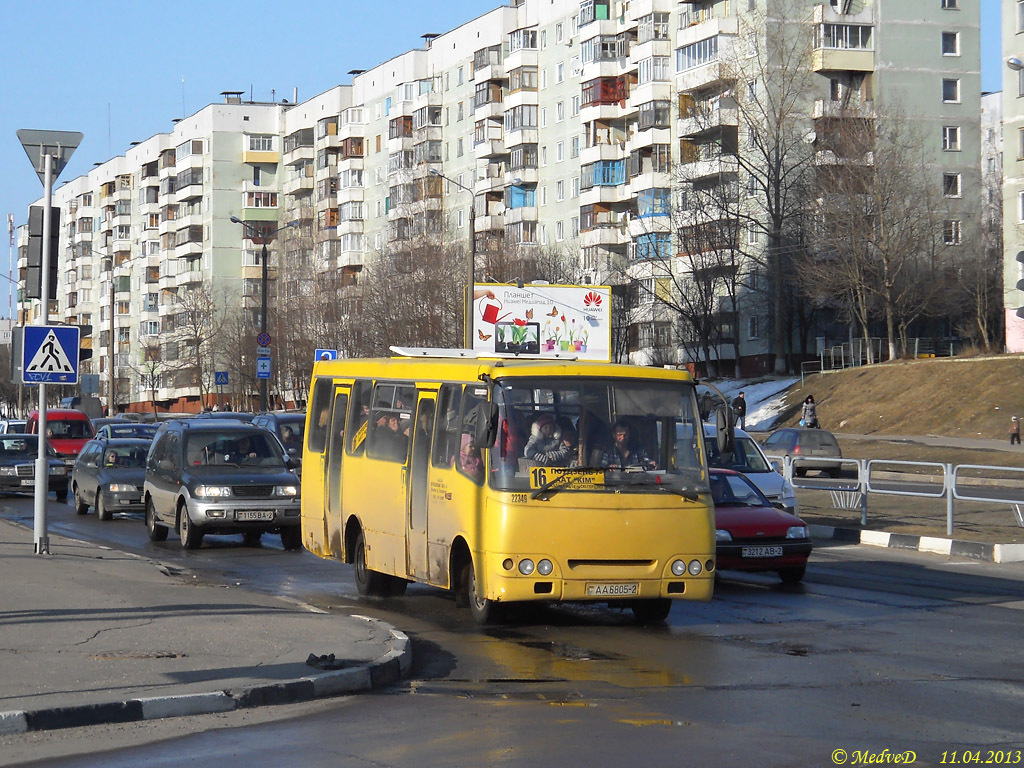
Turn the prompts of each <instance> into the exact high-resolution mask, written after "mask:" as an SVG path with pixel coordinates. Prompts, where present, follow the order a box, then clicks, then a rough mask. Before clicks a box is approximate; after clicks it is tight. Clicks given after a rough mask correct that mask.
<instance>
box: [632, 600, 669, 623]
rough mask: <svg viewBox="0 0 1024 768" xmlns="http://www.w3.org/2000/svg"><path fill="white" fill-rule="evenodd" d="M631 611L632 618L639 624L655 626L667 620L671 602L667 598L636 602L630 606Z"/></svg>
mask: <svg viewBox="0 0 1024 768" xmlns="http://www.w3.org/2000/svg"><path fill="white" fill-rule="evenodd" d="M630 607H631V608H632V609H633V616H634V617H635V618H636V620H637V621H638V622H640V623H641V624H655V623H657V622H660V621H664V620H665V619H667V618H668V613H669V611H671V610H672V601H671V600H669V599H668V598H667V597H659V598H655V599H653V600H637V601H636V602H635V603H633V605H632V606H630Z"/></svg>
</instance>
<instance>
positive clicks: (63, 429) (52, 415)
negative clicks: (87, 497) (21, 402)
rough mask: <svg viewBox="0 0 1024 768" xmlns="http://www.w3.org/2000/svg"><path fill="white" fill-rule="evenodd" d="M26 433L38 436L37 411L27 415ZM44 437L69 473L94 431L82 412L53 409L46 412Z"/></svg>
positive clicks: (92, 436)
mask: <svg viewBox="0 0 1024 768" xmlns="http://www.w3.org/2000/svg"><path fill="white" fill-rule="evenodd" d="M26 431H27V432H28V433H29V434H31V435H35V434H38V432H39V411H32V412H31V413H30V414H29V415H28V425H27V429H26ZM46 436H47V438H48V440H49V443H50V445H51V446H53V450H55V451H56V452H57V456H59V457H60V458H61V459H63V460H64V463H65V464H66V465H67V468H68V471H69V472H70V471H71V468H72V467H73V466H74V465H75V460H76V459H77V458H78V454H79V452H80V451H81V450H82V448H84V447H85V444H86V443H88V442H89V441H90V440H92V439H93V438H94V437H96V430H95V429H94V428H93V426H92V422H91V421H90V420H89V417H88V416H86V415H85V413H84V412H83V411H77V410H75V409H73V408H53V409H47V411H46Z"/></svg>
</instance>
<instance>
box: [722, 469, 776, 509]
mask: <svg viewBox="0 0 1024 768" xmlns="http://www.w3.org/2000/svg"><path fill="white" fill-rule="evenodd" d="M711 498H713V499H714V500H715V506H716V507H769V506H771V502H769V501H768V499H766V498H765V497H764V494H762V493H761V492H760V491H759V490H757V488H756V487H755V486H754V484H753V483H752V482H750V481H749V480H747V478H745V477H743V476H742V475H727V474H724V473H723V474H719V473H717V472H716V473H714V474H712V475H711Z"/></svg>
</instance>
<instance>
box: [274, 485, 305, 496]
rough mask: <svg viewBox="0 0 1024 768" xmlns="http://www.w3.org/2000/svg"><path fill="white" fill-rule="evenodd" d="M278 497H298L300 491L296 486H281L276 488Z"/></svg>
mask: <svg viewBox="0 0 1024 768" xmlns="http://www.w3.org/2000/svg"><path fill="white" fill-rule="evenodd" d="M274 494H275V495H276V496H298V495H299V489H298V488H297V487H296V486H294V485H279V486H277V487H276V488H274Z"/></svg>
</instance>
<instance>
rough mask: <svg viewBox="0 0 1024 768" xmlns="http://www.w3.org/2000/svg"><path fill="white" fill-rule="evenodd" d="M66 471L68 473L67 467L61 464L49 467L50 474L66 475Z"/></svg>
mask: <svg viewBox="0 0 1024 768" xmlns="http://www.w3.org/2000/svg"><path fill="white" fill-rule="evenodd" d="M67 473H68V468H67V467H65V466H63V465H62V466H59V467H50V474H51V475H57V476H61V475H66V474H67Z"/></svg>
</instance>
